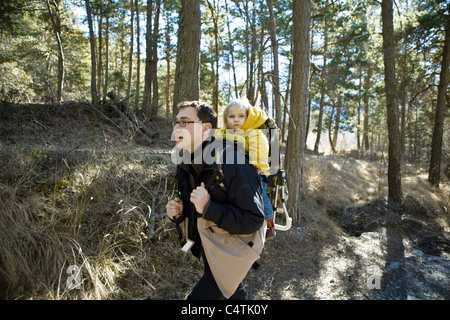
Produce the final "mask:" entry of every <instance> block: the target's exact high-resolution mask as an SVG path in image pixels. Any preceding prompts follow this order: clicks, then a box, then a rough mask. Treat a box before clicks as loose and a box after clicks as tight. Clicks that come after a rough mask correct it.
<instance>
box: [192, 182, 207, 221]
mask: <svg viewBox="0 0 450 320" xmlns="http://www.w3.org/2000/svg"><path fill="white" fill-rule="evenodd" d="M209 199H210V196H209V193H208V190H206V189H205V184H204V183H203V182H202V183H201V184H200V187H197V188H195V189H194V191H192V193H191V199H190V200H191V202H192V203H193V204H194V206H195V210H197V212H198V213H200V214H203V211H204V210H205V207H206V205H207V204H208V202H209Z"/></svg>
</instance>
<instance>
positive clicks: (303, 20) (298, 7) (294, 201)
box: [286, 0, 311, 223]
mask: <svg viewBox="0 0 450 320" xmlns="http://www.w3.org/2000/svg"><path fill="white" fill-rule="evenodd" d="M310 14H311V2H310V0H297V1H294V9H293V32H294V35H293V38H294V50H293V51H294V52H293V66H292V89H291V115H290V119H289V133H288V147H287V154H286V159H287V167H286V171H287V183H288V188H289V199H288V208H289V209H288V210H289V213H290V214H291V216H292V217H293V219H294V221H295V222H297V223H298V222H299V221H300V212H301V211H300V201H301V185H302V168H303V153H304V150H305V140H304V137H305V135H306V132H305V129H306V107H307V104H308V89H309V69H310Z"/></svg>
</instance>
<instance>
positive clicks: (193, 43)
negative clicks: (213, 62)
mask: <svg viewBox="0 0 450 320" xmlns="http://www.w3.org/2000/svg"><path fill="white" fill-rule="evenodd" d="M200 26H201V12H200V0H182V1H181V11H180V26H179V29H178V45H177V66H176V74H175V88H174V94H173V110H174V112H173V113H174V114H175V113H176V107H177V105H178V103H180V102H182V101H185V100H198V99H199V71H200V36H201V33H200V31H201V30H200Z"/></svg>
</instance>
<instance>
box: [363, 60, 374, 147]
mask: <svg viewBox="0 0 450 320" xmlns="http://www.w3.org/2000/svg"><path fill="white" fill-rule="evenodd" d="M371 77H372V67H371V66H370V64H369V66H368V67H367V76H366V77H365V78H364V121H363V143H364V150H365V151H369V87H370V79H371Z"/></svg>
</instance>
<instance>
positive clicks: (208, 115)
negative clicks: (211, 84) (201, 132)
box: [177, 101, 217, 128]
mask: <svg viewBox="0 0 450 320" xmlns="http://www.w3.org/2000/svg"><path fill="white" fill-rule="evenodd" d="M177 107H178V110H181V109H183V108H187V107H193V108H196V109H197V117H198V118H199V119H200V120H201V121H202V122H203V123H207V122H209V123H211V126H212V127H213V128H217V113H216V112H215V111H214V109H213V108H212V107H211V106H210V105H208V104H207V103H205V102H202V101H184V102H181V103H179V104H178V106H177Z"/></svg>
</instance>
